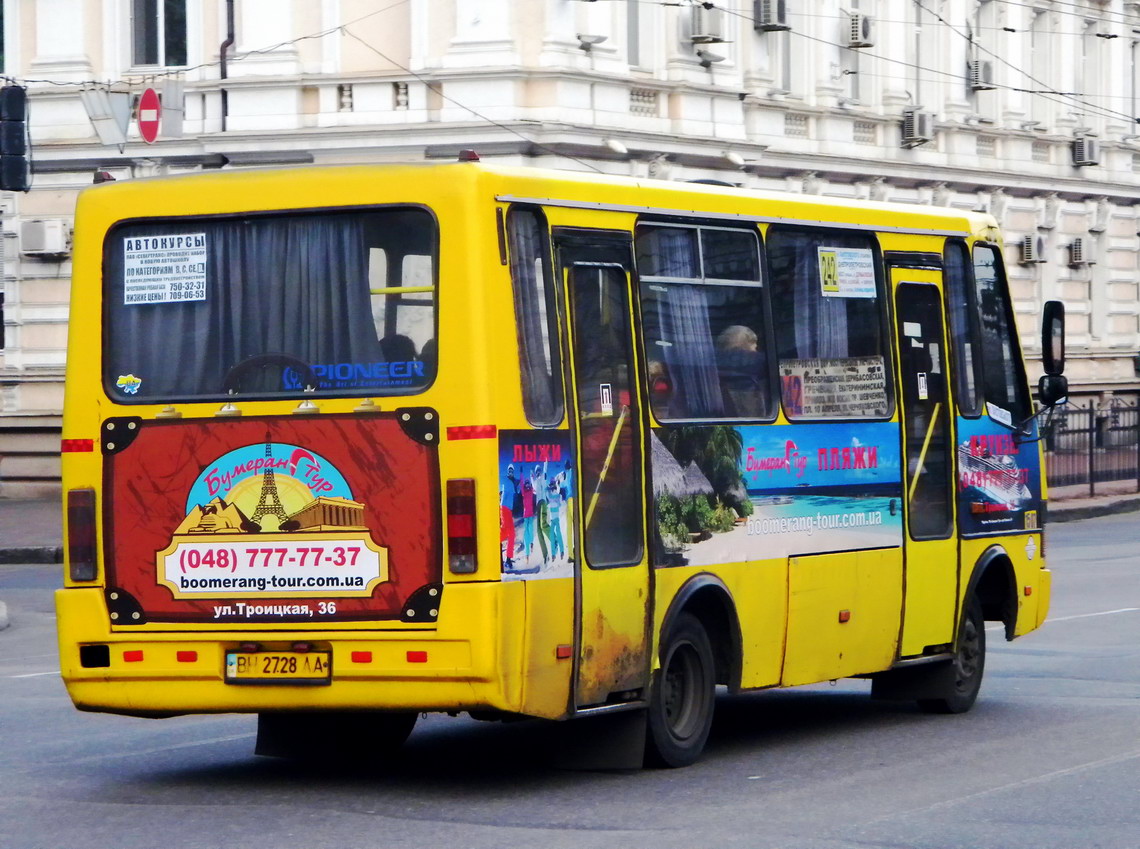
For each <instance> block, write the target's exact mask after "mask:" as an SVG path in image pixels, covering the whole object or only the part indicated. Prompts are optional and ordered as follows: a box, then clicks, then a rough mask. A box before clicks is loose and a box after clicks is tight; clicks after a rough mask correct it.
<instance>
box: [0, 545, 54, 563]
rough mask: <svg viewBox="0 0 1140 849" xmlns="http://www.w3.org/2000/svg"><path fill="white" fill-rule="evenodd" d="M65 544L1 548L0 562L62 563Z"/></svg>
mask: <svg viewBox="0 0 1140 849" xmlns="http://www.w3.org/2000/svg"><path fill="white" fill-rule="evenodd" d="M62 562H63V546H61V545H57V546H50V545H31V546H24V547H20V548H0V563H62Z"/></svg>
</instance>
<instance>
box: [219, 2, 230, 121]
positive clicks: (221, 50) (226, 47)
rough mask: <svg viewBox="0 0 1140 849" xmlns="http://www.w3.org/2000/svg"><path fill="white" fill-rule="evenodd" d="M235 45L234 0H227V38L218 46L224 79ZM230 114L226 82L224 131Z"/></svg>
mask: <svg viewBox="0 0 1140 849" xmlns="http://www.w3.org/2000/svg"><path fill="white" fill-rule="evenodd" d="M233 46H234V0H226V40H225V41H223V42H222V46H221V47H220V48H218V54H219V55H218V58H219V62H218V71H219V74H220V76H221V78H222V79H223V80H225V79H227V78H228V76H229V74H228V69H227V68H226V52H227V51H228V50H229V49H230V48H231V47H233ZM229 114H230V100H229V92H227V91H226V87H225V84H223V85H222V132H223V133H224V132H225V131H226V118H227V117H228V116H229Z"/></svg>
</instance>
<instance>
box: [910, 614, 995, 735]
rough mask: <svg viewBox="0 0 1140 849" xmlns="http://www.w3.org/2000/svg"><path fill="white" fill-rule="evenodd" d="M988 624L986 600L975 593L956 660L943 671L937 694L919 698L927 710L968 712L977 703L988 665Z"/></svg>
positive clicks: (965, 620)
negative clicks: (984, 609)
mask: <svg viewBox="0 0 1140 849" xmlns="http://www.w3.org/2000/svg"><path fill="white" fill-rule="evenodd" d="M985 626H986V623H985V618H984V616H983V613H982V603H981V602H980V601H979V600H978V597H977V595H974V594H971V596H970V601H969V604H967V606H966V615H965V618H964V619H963V620H962V630H961V633H960V634H959V635H958V642H957V646H956V648H955V651H954V659H953V660H952V661H950V663H948V664H946V666H945V668H944V669H942V670H940V671H939V674H938V677H937V679H936V680H937V683H936V685H935V687H934V693H935V695H932V696H931V697H929V698H921V699H919V700H918V706H919V707H920V708H921V709H922V710H924V711H926V712H927V713H965V712H966V711H968V710H969V709H970V708H972V707H973V706H974V702H975V701H976V700H977V698H978V691H979V690H980V689H981V687H982V674H983V673H984V672H985V668H986V627H985Z"/></svg>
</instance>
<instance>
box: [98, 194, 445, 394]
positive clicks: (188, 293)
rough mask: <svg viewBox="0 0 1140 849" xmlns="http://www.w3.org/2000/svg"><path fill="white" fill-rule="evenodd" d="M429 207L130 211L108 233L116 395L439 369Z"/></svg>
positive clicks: (372, 384) (109, 370) (397, 382)
mask: <svg viewBox="0 0 1140 849" xmlns="http://www.w3.org/2000/svg"><path fill="white" fill-rule="evenodd" d="M437 241H438V236H437V228H436V224H435V220H434V219H433V218H432V216H431V215H430V214H429V213H428V212H426V211H424V210H422V209H412V208H387V209H379V210H366V211H349V212H331V213H305V214H287V215H250V216H245V217H217V218H181V219H176V220H172V219H165V220H162V221H148V222H132V223H128V224H124V225H122V226H119V227H117V228H115V229H114V230H112V231H111V233H110V234H109V235H108V237H107V239H106V242H105V243H104V250H103V271H104V287H103V290H104V314H105V335H104V352H105V354H104V384H105V387H106V390H107V393H108V394H109V395H110V396H111V397H112V398H114V399H115V400H116V401H119V402H120V403H155V402H167V401H178V400H194V399H207V398H216V397H234V396H237V397H246V398H249V397H260V398H274V397H288V396H294V395H298V394H301V393H308V394H316V395H321V396H327V395H387V394H406V393H410V392H417V391H419V390H421V389H423V388H424V387H425V386H427V385H428V384H429V383H431V381H432V380H433V379H434V376H435V345H436V340H435V327H436V321H435V306H436V297H435V286H436V257H437V253H438V251H437Z"/></svg>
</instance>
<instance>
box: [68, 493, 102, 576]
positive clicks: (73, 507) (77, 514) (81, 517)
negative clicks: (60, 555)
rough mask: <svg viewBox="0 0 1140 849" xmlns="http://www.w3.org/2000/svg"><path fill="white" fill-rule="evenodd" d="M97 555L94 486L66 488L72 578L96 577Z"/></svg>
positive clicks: (69, 572)
mask: <svg viewBox="0 0 1140 849" xmlns="http://www.w3.org/2000/svg"><path fill="white" fill-rule="evenodd" d="M95 561H96V557H95V490H93V489H72V490H68V492H67V562H68V570H69V571H68V574H69V575H70V576H71V580H73V581H94V580H95V575H96V573H97V572H98V569H97V568H96V563H95Z"/></svg>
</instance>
